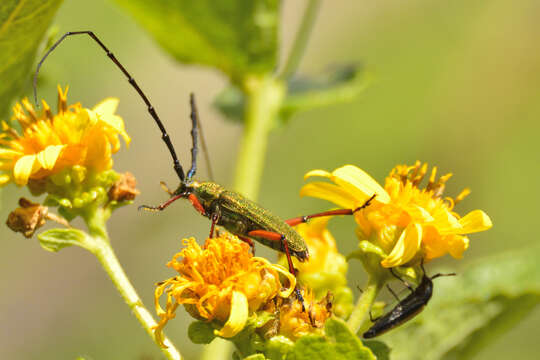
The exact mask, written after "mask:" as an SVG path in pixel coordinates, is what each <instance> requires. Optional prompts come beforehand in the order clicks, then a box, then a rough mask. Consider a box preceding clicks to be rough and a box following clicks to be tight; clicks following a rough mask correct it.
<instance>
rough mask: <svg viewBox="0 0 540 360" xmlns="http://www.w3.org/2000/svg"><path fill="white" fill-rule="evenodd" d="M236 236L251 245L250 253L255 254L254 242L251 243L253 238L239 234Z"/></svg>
mask: <svg viewBox="0 0 540 360" xmlns="http://www.w3.org/2000/svg"><path fill="white" fill-rule="evenodd" d="M236 236H238V238H239V239H240V240H242V241H243V242H245V243H247V244H248V245H249V246H250V247H251V253H252V254H253V255H255V244H254V243H253V240H251V239H250V238H248V237H246V236H240V235H236Z"/></svg>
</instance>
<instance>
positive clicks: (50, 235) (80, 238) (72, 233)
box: [38, 229, 90, 252]
mask: <svg viewBox="0 0 540 360" xmlns="http://www.w3.org/2000/svg"><path fill="white" fill-rule="evenodd" d="M38 239H39V243H40V245H41V247H42V248H44V249H45V250H47V251H51V252H58V251H60V250H62V249H63V248H65V247H68V246H71V245H78V246H81V247H83V248H86V249H88V246H89V245H88V242H89V241H88V235H87V234H86V233H85V232H83V231H81V230H77V229H51V230H47V231H44V232H42V233H41V234H39V235H38ZM89 250H90V249H89Z"/></svg>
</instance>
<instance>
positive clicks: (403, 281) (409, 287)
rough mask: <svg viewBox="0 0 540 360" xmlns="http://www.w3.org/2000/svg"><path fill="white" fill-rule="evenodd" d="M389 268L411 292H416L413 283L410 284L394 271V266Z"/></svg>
mask: <svg viewBox="0 0 540 360" xmlns="http://www.w3.org/2000/svg"><path fill="white" fill-rule="evenodd" d="M388 270H390V273H391V274H392V275H394V277H395V278H396V279H398V280H399V281H401V282H402V283H403V284H404V285H405V286H406V287H407V289H409V290H410V291H411V292H414V289H413V287H412V286H411V285H409V283H408V282H406V281H405V280H403V279H402V278H400V277H399V276H398V275H397V274H396V273H395V272H394V270H392V268H390V269H388ZM398 301H399V299H398Z"/></svg>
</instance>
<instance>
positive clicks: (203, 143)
mask: <svg viewBox="0 0 540 360" xmlns="http://www.w3.org/2000/svg"><path fill="white" fill-rule="evenodd" d="M195 116H196V117H197V129H198V130H199V137H200V140H201V149H202V152H203V155H204V161H205V163H206V171H208V178H209V179H210V181H214V172H213V171H212V165H211V164H210V157H209V156H208V147H207V146H206V140H205V137H204V131H203V127H202V123H201V117H200V116H199V111H198V109H197V107H195Z"/></svg>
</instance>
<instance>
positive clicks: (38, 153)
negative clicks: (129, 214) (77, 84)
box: [0, 87, 130, 185]
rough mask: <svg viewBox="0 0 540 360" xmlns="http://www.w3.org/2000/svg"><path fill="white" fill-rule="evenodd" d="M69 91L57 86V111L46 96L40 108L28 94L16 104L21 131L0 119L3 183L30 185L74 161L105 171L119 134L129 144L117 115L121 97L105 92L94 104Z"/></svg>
mask: <svg viewBox="0 0 540 360" xmlns="http://www.w3.org/2000/svg"><path fill="white" fill-rule="evenodd" d="M67 92H68V88H67V87H66V89H65V91H63V90H62V88H60V87H58V112H57V114H53V113H52V111H51V109H50V107H49V105H48V104H47V103H46V102H45V101H43V106H42V110H41V112H40V113H39V114H38V113H37V112H36V110H35V109H34V107H33V105H32V104H31V103H30V102H29V101H28V99H23V100H22V101H21V103H17V104H16V105H15V107H14V108H13V114H14V115H13V120H17V122H18V123H19V125H20V127H21V130H22V133H21V134H19V132H18V131H17V130H16V129H15V128H13V127H11V126H10V125H8V124H7V123H6V122H2V133H1V134H0V170H3V172H4V173H3V174H2V175H0V185H3V184H6V183H8V182H11V181H13V182H15V183H16V184H17V185H26V184H27V183H28V181H29V180H31V179H43V178H46V177H48V176H50V175H52V174H55V173H57V172H59V171H61V170H63V169H64V168H66V167H71V166H74V165H80V166H84V167H86V168H89V169H92V170H96V171H102V170H108V169H110V168H111V167H112V158H111V155H112V154H113V153H115V152H117V151H118V150H119V149H120V141H119V135H120V136H121V137H122V138H123V139H124V141H125V142H126V144H129V142H130V138H129V136H128V134H127V133H126V131H125V129H124V121H123V120H122V118H121V117H119V116H118V115H115V112H116V108H117V106H118V99H114V98H107V99H105V100H103V101H102V102H100V103H99V104H98V105H96V106H95V107H94V108H93V109H87V108H83V107H82V105H81V104H79V103H76V104H73V105H69V106H68V104H67Z"/></svg>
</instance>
